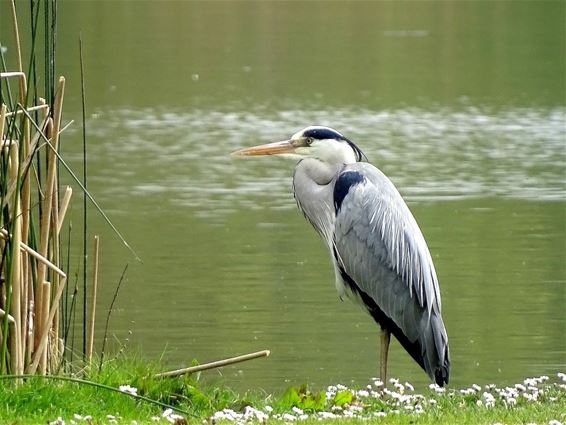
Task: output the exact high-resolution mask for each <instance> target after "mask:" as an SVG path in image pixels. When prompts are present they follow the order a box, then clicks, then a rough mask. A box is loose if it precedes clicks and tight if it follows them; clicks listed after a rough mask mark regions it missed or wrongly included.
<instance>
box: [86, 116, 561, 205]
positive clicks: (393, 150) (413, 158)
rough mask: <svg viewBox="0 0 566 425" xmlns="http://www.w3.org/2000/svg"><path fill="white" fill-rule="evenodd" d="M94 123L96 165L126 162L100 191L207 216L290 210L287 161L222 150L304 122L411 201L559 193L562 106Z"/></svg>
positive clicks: (286, 133) (284, 133)
mask: <svg viewBox="0 0 566 425" xmlns="http://www.w3.org/2000/svg"><path fill="white" fill-rule="evenodd" d="M97 117H98V119H96V120H92V122H91V123H90V124H89V128H91V129H92V132H93V134H95V135H96V136H97V137H99V138H101V139H103V140H108V141H110V140H111V142H109V143H104V144H99V145H97V146H98V148H99V151H100V152H99V154H98V155H96V157H95V158H99V159H100V160H101V161H100V163H97V162H96V159H93V162H94V164H95V165H94V166H95V168H96V169H102V170H103V169H104V167H107V166H108V164H105V162H106V158H107V157H106V155H112V157H113V158H114V159H115V160H116V161H117V162H124V163H128V164H129V166H128V167H123V168H118V169H116V170H112V172H111V173H110V172H108V173H103V172H101V173H99V174H100V176H103V178H104V179H105V182H106V183H107V185H106V186H105V187H104V188H103V191H105V190H111V191H112V193H113V194H116V193H115V192H116V191H118V192H119V191H123V193H132V192H133V193H135V194H143V193H156V192H163V193H167V194H168V195H169V196H168V198H169V199H170V200H171V202H172V203H174V204H176V205H184V206H192V207H196V208H198V209H200V210H202V211H203V212H206V214H210V213H212V214H220V213H222V212H224V211H232V210H233V209H234V208H240V207H246V208H260V207H261V203H260V202H258V201H259V200H260V199H263V200H264V201H265V200H266V199H269V203H270V204H271V205H273V206H280V207H289V206H290V203H289V202H288V196H287V193H288V190H289V175H290V174H291V171H290V170H291V164H283V165H279V163H277V161H275V162H273V161H271V162H266V161H264V160H263V159H262V160H261V164H260V163H254V164H253V166H251V165H250V163H249V162H248V163H242V162H240V161H236V160H234V158H232V157H230V155H229V152H231V151H234V150H236V149H237V148H240V147H243V146H249V145H253V144H258V143H264V142H268V141H275V140H280V139H281V140H282V139H283V138H287V137H290V135H291V134H293V133H294V132H295V131H297V130H298V129H300V128H302V127H304V126H307V125H313V124H318V125H328V126H332V127H334V128H336V129H337V130H339V131H341V132H342V133H344V134H345V135H347V136H348V137H349V138H351V139H352V140H354V141H355V142H356V143H357V144H358V145H359V146H360V147H361V148H362V149H363V150H364V152H365V153H366V155H367V156H368V158H369V159H370V161H371V162H373V163H374V164H376V165H378V166H379V167H380V168H382V169H383V170H384V171H385V172H386V173H387V174H388V175H390V176H391V177H392V179H393V180H394V182H395V183H396V185H397V186H398V187H399V188H401V191H402V192H403V194H404V195H405V196H407V198H408V199H409V200H437V199H453V198H462V197H469V196H490V195H498V196H503V197H506V198H520V199H537V200H540V199H545V200H552V199H563V197H564V194H565V189H566V187H565V176H564V163H565V161H566V150H565V149H564V144H565V135H564V129H565V125H566V109H564V108H554V109H551V110H536V109H527V108H520V109H509V110H503V111H497V112H494V113H490V112H489V111H483V110H481V109H478V108H475V107H468V108H463V109H462V110H458V111H454V110H450V109H438V110H433V111H429V110H420V109H415V108H413V109H397V110H390V111H368V110H352V109H345V110H333V111H330V112H328V111H280V112H277V113H269V112H262V111H261V110H260V111H257V112H250V111H244V112H238V111H232V112H219V111H202V110H201V111H190V112H182V111H153V110H143V111H135V110H124V111H109V112H105V113H103V114H99V115H97ZM95 148H96V146H95ZM103 152H105V153H106V155H105V154H103ZM136 167H140V168H147V167H151V168H152V173H151V176H152V179H151V181H148V180H144V179H141V181H140V180H139V179H138V178H137V176H139V175H143V173H142V172H141V170H137V169H136ZM133 176H135V179H132V180H131V182H130V184H124V181H126V182H128V177H133ZM113 182H114V183H120V184H112V183H113ZM243 194H245V196H243ZM99 195H101V196H104V193H101V194H99Z"/></svg>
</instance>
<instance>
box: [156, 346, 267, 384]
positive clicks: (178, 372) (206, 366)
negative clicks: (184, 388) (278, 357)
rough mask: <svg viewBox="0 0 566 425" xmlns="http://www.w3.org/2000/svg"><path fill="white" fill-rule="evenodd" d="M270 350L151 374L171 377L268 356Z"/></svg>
mask: <svg viewBox="0 0 566 425" xmlns="http://www.w3.org/2000/svg"><path fill="white" fill-rule="evenodd" d="M269 354H271V352H270V351H269V350H262V351H257V352H255V353H249V354H243V355H241V356H236V357H230V358H228V359H224V360H218V361H216V362H211V363H205V364H201V365H198V366H192V367H186V368H183V369H177V370H170V371H168V372H161V373H158V374H156V375H153V377H154V378H173V377H175V376H181V375H186V374H187V373H195V372H200V371H201V370H208V369H215V368H217V367H222V366H228V365H231V364H235V363H240V362H245V361H247V360H253V359H257V358H260V357H268V356H269Z"/></svg>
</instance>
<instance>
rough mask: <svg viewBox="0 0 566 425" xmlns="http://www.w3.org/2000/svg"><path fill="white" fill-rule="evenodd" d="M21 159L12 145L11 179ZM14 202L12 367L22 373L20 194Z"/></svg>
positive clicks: (15, 196) (14, 371) (15, 146)
mask: <svg viewBox="0 0 566 425" xmlns="http://www.w3.org/2000/svg"><path fill="white" fill-rule="evenodd" d="M18 167H19V161H18V147H17V145H12V146H11V148H10V164H9V166H8V168H9V177H10V180H11V181H12V182H13V181H16V180H18V178H19V172H18ZM14 198H15V199H14V204H13V206H12V211H11V221H12V229H13V230H12V245H11V247H12V254H11V255H12V259H11V262H10V268H11V271H10V276H11V281H10V282H9V285H10V287H11V297H12V298H11V302H10V312H11V313H12V316H13V317H14V319H16V322H15V325H14V333H13V334H12V335H11V336H10V367H11V370H12V373H15V374H21V373H23V357H22V352H21V348H22V347H21V341H20V337H21V330H20V326H21V300H22V299H21V296H22V280H21V277H22V269H21V266H22V256H21V251H20V243H21V237H22V217H21V204H20V197H19V194H18V193H16V194H14Z"/></svg>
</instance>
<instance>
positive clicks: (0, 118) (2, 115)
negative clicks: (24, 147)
mask: <svg viewBox="0 0 566 425" xmlns="http://www.w3.org/2000/svg"><path fill="white" fill-rule="evenodd" d="M7 109H8V108H6V105H5V104H2V106H0V142H2V147H3V146H4V125H5V124H6V115H7V114H6V110H7Z"/></svg>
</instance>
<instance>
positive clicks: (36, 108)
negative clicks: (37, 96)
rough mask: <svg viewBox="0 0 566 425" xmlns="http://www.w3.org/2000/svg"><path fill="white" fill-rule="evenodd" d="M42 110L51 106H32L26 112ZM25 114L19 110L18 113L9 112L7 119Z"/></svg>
mask: <svg viewBox="0 0 566 425" xmlns="http://www.w3.org/2000/svg"><path fill="white" fill-rule="evenodd" d="M41 109H49V105H47V104H43V105H35V106H30V107H29V108H26V111H28V112H33V111H40V110H41ZM23 113H24V112H23V111H22V110H21V109H18V110H16V111H12V112H8V113H7V114H6V117H11V116H14V115H21V114H23Z"/></svg>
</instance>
